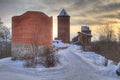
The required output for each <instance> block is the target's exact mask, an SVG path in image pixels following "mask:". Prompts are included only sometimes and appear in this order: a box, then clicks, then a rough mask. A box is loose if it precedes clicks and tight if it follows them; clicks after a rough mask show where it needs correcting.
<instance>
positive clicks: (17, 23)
mask: <svg viewBox="0 0 120 80" xmlns="http://www.w3.org/2000/svg"><path fill="white" fill-rule="evenodd" d="M12 42H13V43H25V44H34V43H37V44H39V45H52V17H48V16H47V15H45V14H44V13H42V12H35V11H28V12H26V13H24V14H23V15H21V16H15V17H13V18H12Z"/></svg>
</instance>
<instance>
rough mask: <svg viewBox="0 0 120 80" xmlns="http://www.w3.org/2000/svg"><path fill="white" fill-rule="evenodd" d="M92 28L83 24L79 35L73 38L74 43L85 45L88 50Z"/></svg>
mask: <svg viewBox="0 0 120 80" xmlns="http://www.w3.org/2000/svg"><path fill="white" fill-rule="evenodd" d="M91 37H92V35H91V30H90V29H89V27H88V26H82V27H81V32H78V35H77V36H75V37H74V38H73V39H72V42H73V43H77V44H80V45H84V46H85V49H86V50H88V49H89V48H90V46H91Z"/></svg>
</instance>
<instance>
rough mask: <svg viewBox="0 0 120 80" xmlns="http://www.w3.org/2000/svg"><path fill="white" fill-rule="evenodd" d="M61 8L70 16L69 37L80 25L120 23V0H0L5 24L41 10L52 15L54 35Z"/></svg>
mask: <svg viewBox="0 0 120 80" xmlns="http://www.w3.org/2000/svg"><path fill="white" fill-rule="evenodd" d="M63 8H64V9H65V10H66V11H67V13H68V14H69V15H70V16H71V37H73V35H75V34H76V32H77V31H80V26H82V25H88V26H90V27H91V29H93V28H92V27H95V26H101V25H104V24H106V23H108V22H109V23H111V24H114V25H116V26H119V23H120V0H0V17H1V19H2V21H3V22H4V25H5V26H8V27H11V17H12V16H16V15H21V14H23V13H24V12H26V11H31V10H32V11H42V12H44V13H46V14H47V15H49V16H53V19H54V24H53V25H54V26H53V27H54V34H53V35H54V36H56V35H57V20H56V17H57V15H58V14H59V13H60V11H61V10H62V9H63ZM93 31H94V30H93Z"/></svg>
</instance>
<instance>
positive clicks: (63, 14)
mask: <svg viewBox="0 0 120 80" xmlns="http://www.w3.org/2000/svg"><path fill="white" fill-rule="evenodd" d="M58 16H69V15H68V13H67V12H66V11H65V9H62V11H61V12H60V14H59V15H58Z"/></svg>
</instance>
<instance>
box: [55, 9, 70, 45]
mask: <svg viewBox="0 0 120 80" xmlns="http://www.w3.org/2000/svg"><path fill="white" fill-rule="evenodd" d="M57 19H58V39H60V40H62V41H63V42H65V43H69V42H70V16H69V15H68V14H67V12H66V11H65V9H62V11H61V12H60V14H59V15H58V16H57Z"/></svg>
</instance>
